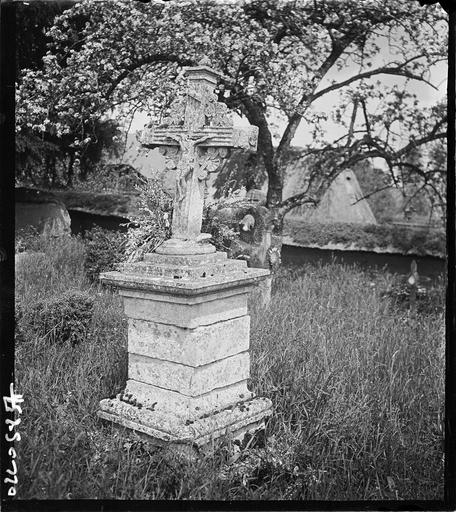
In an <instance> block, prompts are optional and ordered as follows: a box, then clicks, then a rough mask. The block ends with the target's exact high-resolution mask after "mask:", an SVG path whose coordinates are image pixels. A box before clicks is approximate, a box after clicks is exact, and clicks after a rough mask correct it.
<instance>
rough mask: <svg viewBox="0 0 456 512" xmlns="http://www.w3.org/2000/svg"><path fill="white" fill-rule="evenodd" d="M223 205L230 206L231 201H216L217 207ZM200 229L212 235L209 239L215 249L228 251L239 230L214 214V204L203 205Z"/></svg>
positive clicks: (237, 236)
mask: <svg viewBox="0 0 456 512" xmlns="http://www.w3.org/2000/svg"><path fill="white" fill-rule="evenodd" d="M224 205H225V206H227V207H232V206H233V203H232V202H229V203H224V201H223V200H221V201H219V202H218V203H217V207H218V208H223V206H224ZM201 231H202V232H203V233H209V234H210V235H212V238H211V240H210V241H211V243H212V244H213V245H214V246H215V248H216V249H217V251H222V252H228V253H229V251H230V247H231V245H232V243H233V242H234V241H236V240H238V239H239V232H237V231H236V230H235V229H234V228H233V226H232V225H231V224H229V223H227V222H224V221H223V220H221V219H219V217H217V215H214V205H209V206H205V208H204V211H203V222H202V227H201Z"/></svg>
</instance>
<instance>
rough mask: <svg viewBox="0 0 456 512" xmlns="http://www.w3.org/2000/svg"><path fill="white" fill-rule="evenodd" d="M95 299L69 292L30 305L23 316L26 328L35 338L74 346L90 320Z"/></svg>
mask: <svg viewBox="0 0 456 512" xmlns="http://www.w3.org/2000/svg"><path fill="white" fill-rule="evenodd" d="M93 304H94V298H93V296H92V295H89V293H88V292H83V291H79V290H69V291H67V292H65V293H64V294H63V295H59V296H52V297H47V298H45V299H43V300H39V301H36V302H35V303H34V304H32V305H31V307H30V310H29V311H28V312H27V314H26V315H23V319H24V320H25V321H27V320H28V322H27V323H28V326H29V328H31V329H33V330H34V331H35V333H36V334H37V335H38V336H41V337H49V338H50V339H52V340H53V341H56V342H58V343H65V342H67V341H69V342H71V343H72V344H73V345H76V344H78V343H80V342H81V341H83V340H84V338H85V335H86V333H87V329H88V328H89V325H90V322H91V320H92V313H93Z"/></svg>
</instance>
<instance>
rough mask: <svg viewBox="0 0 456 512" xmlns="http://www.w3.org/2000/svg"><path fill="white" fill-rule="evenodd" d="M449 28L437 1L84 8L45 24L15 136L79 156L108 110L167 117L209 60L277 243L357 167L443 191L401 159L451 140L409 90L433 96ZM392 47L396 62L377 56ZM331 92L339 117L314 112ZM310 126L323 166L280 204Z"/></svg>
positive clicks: (87, 2)
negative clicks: (383, 166) (369, 166)
mask: <svg viewBox="0 0 456 512" xmlns="http://www.w3.org/2000/svg"><path fill="white" fill-rule="evenodd" d="M446 23H447V21H446V14H445V12H444V11H443V10H442V9H441V8H440V7H439V6H426V7H420V6H419V5H418V4H416V5H415V4H411V3H409V2H402V1H401V0H388V1H380V0H375V1H371V2H361V1H360V2H353V1H352V0H296V1H293V2H284V1H280V2H276V1H273V0H261V1H260V0H249V1H245V2H242V3H241V2H217V1H215V0H204V1H203V0H190V1H186V2H181V1H177V0H174V1H173V0H172V1H169V2H166V3H164V2H154V1H152V2H151V3H147V4H143V3H138V2H136V3H132V2H129V1H122V0H119V1H116V2H109V5H107V4H106V2H99V1H96V0H83V1H82V2H80V3H78V4H77V5H75V6H74V7H73V8H72V9H70V10H68V11H66V12H65V13H63V14H62V15H61V16H59V17H58V18H57V19H56V22H55V24H54V26H53V27H52V28H51V29H50V31H49V36H50V37H51V38H52V44H51V46H50V49H49V51H48V53H47V55H46V56H45V57H44V59H43V60H44V68H43V70H39V71H30V72H28V73H26V74H25V75H24V76H23V78H22V83H21V87H20V88H19V89H18V110H17V124H18V129H20V128H21V127H23V126H28V128H29V129H32V130H34V131H36V132H41V133H44V132H53V133H55V134H56V136H58V137H65V136H70V137H71V142H70V145H71V147H73V148H74V149H75V151H76V153H78V152H82V151H83V150H84V147H85V146H87V145H88V144H89V143H90V141H91V137H92V135H93V126H94V123H96V122H97V121H98V120H100V119H102V118H103V117H104V116H107V115H112V112H113V111H115V112H116V113H117V114H118V115H120V116H121V117H122V118H125V119H126V120H128V119H131V117H132V116H133V115H134V113H135V112H137V111H138V110H140V111H149V112H151V113H152V115H153V116H154V117H156V118H160V117H161V116H163V115H166V110H167V108H168V106H169V104H170V102H171V100H172V98H173V96H174V95H175V93H176V90H177V89H178V88H179V87H181V85H182V73H181V71H182V67H183V66H188V65H196V64H197V63H198V62H199V61H200V60H201V58H202V57H203V56H207V57H208V58H209V60H210V61H211V63H212V66H213V67H214V68H216V69H218V70H219V71H221V72H222V73H223V74H224V75H225V76H226V77H227V79H226V81H225V83H224V84H222V85H221V86H220V91H219V93H220V94H219V96H220V99H221V100H223V101H225V102H226V104H227V105H228V106H229V108H231V109H232V110H233V111H235V112H237V113H238V114H240V115H241V116H245V117H246V118H247V119H248V121H249V122H250V123H251V124H253V125H256V126H258V128H259V140H258V155H259V157H260V158H261V160H262V164H263V165H264V168H265V171H266V175H267V178H268V193H267V203H266V206H267V209H268V212H269V214H270V215H269V220H268V223H269V225H270V226H271V229H272V230H273V231H274V232H275V233H276V234H280V232H281V228H282V220H283V216H284V215H285V214H286V213H287V212H288V211H289V210H290V209H292V208H294V207H295V206H298V205H301V204H305V203H312V204H315V203H317V202H318V200H319V198H320V197H321V196H322V194H323V193H324V191H325V190H326V187H327V186H328V185H329V183H330V182H331V181H332V179H334V177H335V176H336V175H337V173H339V172H340V171H341V170H342V169H343V168H344V167H346V166H349V165H352V164H353V163H356V162H359V161H360V160H362V159H366V158H372V157H379V158H382V159H383V160H384V161H385V162H386V163H387V166H388V168H389V169H390V171H391V180H392V181H394V180H396V181H397V180H400V179H405V175H406V174H407V173H406V171H407V172H412V173H414V174H415V175H419V176H420V177H421V178H422V182H423V184H426V186H429V187H434V188H436V189H437V188H438V184H437V185H436V182H437V181H438V179H437V175H439V176H441V174H438V173H435V172H433V171H434V169H432V170H431V169H426V168H420V167H418V166H417V167H416V168H413V167H411V166H409V165H408V160H407V158H408V155H409V153H410V152H411V151H412V150H413V149H415V148H416V147H417V146H425V145H429V144H432V143H433V142H434V141H439V140H442V139H443V138H444V137H445V121H446V118H445V111H444V108H443V106H442V105H437V106H435V107H433V108H428V109H423V108H419V103H418V99H417V98H416V97H414V96H413V94H411V93H408V92H407V82H414V81H417V82H421V83H424V84H427V85H428V86H429V87H432V84H431V83H430V74H429V70H430V69H431V68H432V66H433V65H435V64H436V63H438V62H440V61H442V60H444V59H445V58H446V45H447V42H446ZM385 45H386V46H388V47H389V49H390V52H389V53H388V55H390V56H391V55H392V57H391V58H390V60H388V61H385V60H384V59H383V60H382V59H379V51H380V48H381V47H384V46H385ZM353 69H356V72H355V73H354V74H352V75H350V76H348V77H347V78H344V79H341V80H330V79H329V78H328V77H330V76H331V73H332V72H334V70H336V71H339V72H340V73H344V72H346V70H353ZM387 75H395V76H399V77H402V78H401V80H402V82H401V85H396V86H392V87H387V86H384V85H382V84H381V82H380V81H379V80H381V79H382V77H385V76H387ZM227 91H229V92H227ZM334 91H340V92H342V93H343V95H342V96H341V99H342V105H341V108H340V109H338V110H335V111H334V112H327V111H325V112H318V111H317V110H316V109H315V108H314V104H315V103H316V102H317V100H319V99H320V98H322V97H324V96H325V95H327V94H329V93H332V92H334ZM119 113H120V114H119ZM328 120H330V121H331V120H332V121H333V122H334V123H336V124H339V125H340V126H341V127H342V128H344V129H345V134H344V135H343V136H342V137H340V138H339V139H338V140H335V141H332V140H326V139H325V137H324V136H323V131H322V127H323V124H324V122H327V121H328ZM303 121H305V122H307V123H309V124H311V125H312V127H313V128H312V132H313V143H312V147H310V148H309V150H308V153H309V154H311V155H313V159H312V161H313V162H316V164H315V165H313V168H312V169H310V170H308V171H309V172H308V173H307V177H306V180H305V182H304V187H303V190H302V191H301V192H300V193H298V194H296V195H295V196H294V197H291V198H288V199H286V200H283V197H282V189H283V179H284V173H283V170H284V167H285V165H284V164H285V159H286V155H287V152H288V149H289V147H290V144H291V142H292V140H293V137H294V136H295V134H296V130H297V129H298V127H299V126H300V124H301V122H303ZM278 127H282V129H279V128H278ZM275 139H276V140H277V143H276V144H275V143H274V142H275ZM431 171H432V172H431ZM440 171H442V170H441V169H439V172H440ZM401 173H402V174H401Z"/></svg>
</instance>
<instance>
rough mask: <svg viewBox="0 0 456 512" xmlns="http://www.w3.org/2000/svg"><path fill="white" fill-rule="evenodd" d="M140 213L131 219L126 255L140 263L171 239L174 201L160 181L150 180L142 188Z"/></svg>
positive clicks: (140, 188)
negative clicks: (146, 255)
mask: <svg viewBox="0 0 456 512" xmlns="http://www.w3.org/2000/svg"><path fill="white" fill-rule="evenodd" d="M138 189H139V191H140V195H139V211H138V213H137V214H136V215H135V216H134V217H133V218H132V219H131V220H132V222H131V223H130V225H129V230H128V238H127V243H126V248H125V254H126V258H127V260H128V261H138V260H140V259H141V258H142V256H143V255H144V254H146V253H148V252H153V251H154V250H155V249H156V248H157V247H158V246H159V245H160V244H162V243H163V242H164V241H165V240H167V239H168V238H170V236H171V214H172V201H171V198H170V196H169V195H168V194H167V193H166V192H165V191H164V190H163V188H162V187H161V184H160V183H159V181H158V180H148V182H147V184H146V185H144V186H142V187H138Z"/></svg>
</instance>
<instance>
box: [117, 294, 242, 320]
mask: <svg viewBox="0 0 456 512" xmlns="http://www.w3.org/2000/svg"><path fill="white" fill-rule="evenodd" d="M122 295H123V296H124V308H125V314H126V315H127V316H128V317H129V318H136V319H139V320H148V321H151V322H158V323H162V324H171V325H177V326H178V327H187V328H190V329H192V328H195V327H199V326H200V325H210V324H213V323H215V322H221V321H223V320H229V319H230V318H237V317H240V316H244V315H246V314H247V294H246V293H241V294H236V295H231V296H228V297H226V296H225V297H221V298H219V299H214V300H211V301H209V302H199V303H190V301H188V302H187V303H185V302H183V301H181V302H177V301H175V300H172V299H173V298H174V297H173V296H172V295H167V296H165V295H164V294H162V295H160V297H159V298H158V300H157V297H150V298H148V297H139V296H136V297H135V296H131V295H127V294H126V293H125V292H122ZM154 299H155V300H154Z"/></svg>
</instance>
